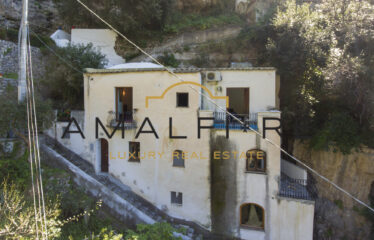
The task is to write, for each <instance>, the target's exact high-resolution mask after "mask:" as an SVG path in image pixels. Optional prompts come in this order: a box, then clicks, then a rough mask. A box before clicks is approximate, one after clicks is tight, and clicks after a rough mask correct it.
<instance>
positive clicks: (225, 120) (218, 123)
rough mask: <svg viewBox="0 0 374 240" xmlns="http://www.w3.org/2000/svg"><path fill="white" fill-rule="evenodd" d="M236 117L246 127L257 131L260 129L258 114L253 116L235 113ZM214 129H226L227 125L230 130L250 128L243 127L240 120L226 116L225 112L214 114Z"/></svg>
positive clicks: (252, 114)
mask: <svg viewBox="0 0 374 240" xmlns="http://www.w3.org/2000/svg"><path fill="white" fill-rule="evenodd" d="M233 115H234V116H235V117H237V118H238V119H239V120H240V121H242V122H243V123H244V124H245V125H246V126H248V127H251V128H253V129H255V130H257V129H258V127H257V113H251V114H236V113H233ZM213 117H214V128H217V129H225V128H226V124H228V125H229V129H237V130H245V129H246V130H248V129H249V128H248V127H245V126H243V125H242V124H241V123H240V122H239V121H238V120H236V119H235V118H234V117H232V116H230V115H229V114H226V113H225V112H214V113H213Z"/></svg>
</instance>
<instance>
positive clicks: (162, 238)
mask: <svg viewBox="0 0 374 240" xmlns="http://www.w3.org/2000/svg"><path fill="white" fill-rule="evenodd" d="M177 231H178V230H177V229H175V228H173V227H172V226H171V225H170V224H168V223H162V222H159V223H155V224H152V225H149V224H138V225H136V231H135V232H134V231H132V230H128V231H127V234H126V237H125V239H126V240H178V239H182V238H181V237H176V236H174V232H177Z"/></svg>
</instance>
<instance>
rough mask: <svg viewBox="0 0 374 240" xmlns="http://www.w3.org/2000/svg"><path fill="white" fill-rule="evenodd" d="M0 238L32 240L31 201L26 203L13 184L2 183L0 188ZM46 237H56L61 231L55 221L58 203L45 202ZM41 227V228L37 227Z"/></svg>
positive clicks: (57, 213)
mask: <svg viewBox="0 0 374 240" xmlns="http://www.w3.org/2000/svg"><path fill="white" fill-rule="evenodd" d="M0 196H1V198H0V237H6V238H7V239H34V237H35V231H36V230H35V218H34V208H33V207H32V204H31V201H27V200H26V199H25V198H24V196H23V195H22V194H21V192H20V191H19V190H18V189H17V187H16V185H15V184H14V183H8V182H7V181H4V182H3V183H2V184H1V188H0ZM47 203H48V204H47V206H46V217H47V229H48V235H49V237H51V238H55V237H58V236H59V235H60V232H61V229H60V226H59V223H58V221H57V219H58V217H59V215H60V210H59V208H58V206H59V202H58V201H54V202H47ZM39 227H41V226H39Z"/></svg>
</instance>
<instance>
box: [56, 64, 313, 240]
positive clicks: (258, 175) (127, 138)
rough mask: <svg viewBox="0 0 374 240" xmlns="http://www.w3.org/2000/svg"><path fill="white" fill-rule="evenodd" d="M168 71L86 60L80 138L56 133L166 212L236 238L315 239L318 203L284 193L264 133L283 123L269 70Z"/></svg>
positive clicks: (276, 153)
mask: <svg viewBox="0 0 374 240" xmlns="http://www.w3.org/2000/svg"><path fill="white" fill-rule="evenodd" d="M122 67H124V65H122ZM174 73H175V75H176V76H177V77H175V76H173V75H172V74H170V73H168V72H167V71H166V70H164V69H161V68H146V69H144V68H131V69H126V68H122V69H87V70H86V73H85V75H84V94H85V96H84V100H85V104H84V107H85V109H84V118H82V119H83V121H82V122H81V124H80V125H81V127H82V129H83V130H82V131H83V133H84V136H85V139H82V138H81V140H77V139H79V137H80V135H79V134H71V135H70V136H69V138H70V140H66V139H61V140H59V141H66V142H65V145H66V146H68V147H70V148H71V149H73V151H75V152H76V153H77V154H79V155H81V156H82V157H83V158H84V159H86V160H87V161H89V162H90V163H91V164H92V165H93V166H94V168H95V171H96V172H97V173H102V174H109V175H111V176H113V177H115V178H116V179H118V180H120V181H121V182H122V183H123V184H125V185H127V186H129V187H130V188H131V190H132V191H134V192H135V193H136V194H138V195H139V196H141V197H143V198H144V199H146V200H148V201H149V202H151V203H152V204H153V205H155V206H156V207H157V208H159V209H161V210H162V211H164V212H165V213H167V214H168V215H170V216H172V217H175V218H180V219H183V220H186V221H191V222H194V223H196V224H198V225H200V226H201V227H203V228H205V229H207V230H209V231H212V232H214V233H218V234H221V235H224V236H231V237H237V238H241V239H256V240H258V239H274V240H277V239H287V240H290V239H295V240H297V239H312V236H313V217H314V202H313V201H311V199H309V198H308V197H307V198H295V197H290V196H291V195H289V194H287V193H288V189H289V188H290V187H294V188H295V185H292V183H293V182H292V178H291V177H288V176H286V175H284V174H282V173H281V155H280V150H279V149H278V148H277V147H276V146H275V145H274V144H271V143H270V142H269V141H267V140H266V139H264V138H263V137H262V136H261V134H264V131H263V128H264V124H265V125H266V126H265V127H266V128H278V127H279V124H280V122H279V118H280V112H279V111H277V110H276V108H277V106H276V105H277V102H278V101H277V93H276V92H277V83H276V73H275V69H273V68H221V69H175V70H174ZM225 110H228V111H229V112H230V113H231V114H232V115H229V114H227V113H225ZM238 120H239V121H240V122H239V121H238ZM242 123H244V125H245V126H246V127H243V124H242ZM122 128H123V129H124V131H123V132H122V130H123V129H122ZM56 132H57V130H56ZM60 132H62V131H61V130H60ZM50 134H52V133H50ZM55 134H56V133H55ZM265 134H266V138H267V139H269V140H270V141H271V142H273V143H275V144H276V145H280V141H281V140H280V136H279V134H278V133H277V131H275V130H267V131H266V133H265ZM73 135H74V136H73ZM68 141H70V142H73V141H74V144H71V143H69V142H68ZM73 145H74V146H73ZM78 146H79V147H78ZM78 148H79V149H80V150H78ZM283 168H284V166H282V170H283ZM286 168H287V169H288V167H287V166H286ZM287 169H286V170H285V171H284V172H287ZM295 171H299V170H293V168H291V170H289V171H288V172H295ZM288 175H290V174H288ZM285 177H286V180H284V179H285ZM282 181H283V182H282ZM304 187H305V186H303V185H302V184H301V185H300V184H299V185H297V186H296V190H297V188H300V189H302V188H304Z"/></svg>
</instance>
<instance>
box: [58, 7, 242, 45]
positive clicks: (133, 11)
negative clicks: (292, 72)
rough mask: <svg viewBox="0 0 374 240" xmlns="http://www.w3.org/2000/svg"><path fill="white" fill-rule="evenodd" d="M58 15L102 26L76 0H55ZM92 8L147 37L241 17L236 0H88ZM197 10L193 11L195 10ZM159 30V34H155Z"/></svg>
mask: <svg viewBox="0 0 374 240" xmlns="http://www.w3.org/2000/svg"><path fill="white" fill-rule="evenodd" d="M55 2H56V3H57V6H58V11H59V15H60V16H61V18H62V19H63V20H64V22H65V23H66V27H67V28H70V27H71V26H79V27H93V28H97V27H102V26H103V25H102V23H101V22H100V21H99V20H98V19H97V18H95V17H94V16H92V15H91V14H90V13H89V12H88V11H86V10H85V9H83V7H82V6H81V5H80V4H79V3H77V2H76V1H75V0H55ZM85 4H87V5H88V6H89V7H90V8H91V9H93V10H94V11H95V12H97V13H98V14H99V15H100V16H102V17H103V18H104V19H105V20H106V21H108V22H109V23H111V24H113V26H114V27H115V28H116V29H118V30H119V31H120V32H122V33H125V34H126V35H127V36H129V37H131V38H132V39H137V40H141V39H148V41H149V38H150V37H152V38H153V37H155V35H158V34H157V33H179V32H181V31H182V30H185V29H191V28H194V29H206V28H209V27H212V26H220V25H222V24H230V23H238V22H241V19H240V18H239V17H238V15H236V14H235V13H234V8H235V1H234V0H229V1H227V0H217V1H214V4H206V6H205V7H203V8H202V7H201V6H199V5H198V4H196V3H194V2H190V1H184V2H183V3H179V4H182V5H183V6H178V4H177V2H176V1H172V0H144V1H135V0H113V1H107V0H104V1H100V2H97V1H92V0H91V1H86V2H85ZM193 12H194V13H193ZM155 33H156V34H155Z"/></svg>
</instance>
